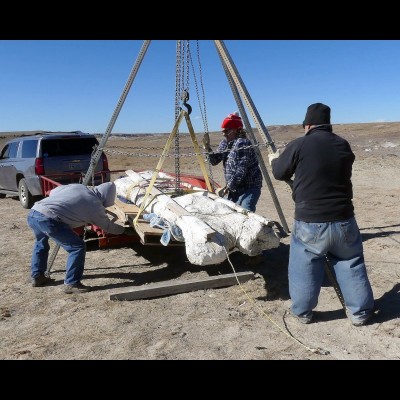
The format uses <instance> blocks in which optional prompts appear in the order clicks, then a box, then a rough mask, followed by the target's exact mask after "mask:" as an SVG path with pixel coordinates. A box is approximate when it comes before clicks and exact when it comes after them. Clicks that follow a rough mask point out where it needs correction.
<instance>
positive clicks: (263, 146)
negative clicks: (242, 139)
mask: <svg viewBox="0 0 400 400" xmlns="http://www.w3.org/2000/svg"><path fill="white" fill-rule="evenodd" d="M269 146H270V144H269V143H255V144H251V145H249V146H244V147H241V148H240V149H243V150H246V149H249V148H254V147H259V148H260V150H265V149H267V147H269ZM119 148H123V149H130V148H132V149H140V148H139V147H127V146H109V147H108V148H105V149H104V152H105V153H107V154H114V155H123V156H127V157H154V158H160V157H161V153H160V154H147V153H128V152H125V151H119V150H113V149H119ZM184 148H185V149H192V148H193V147H184ZM142 149H149V150H160V148H159V147H157V148H156V147H143V148H142ZM230 151H231V150H230V149H227V150H224V151H214V152H211V153H208V152H206V151H203V152H201V154H203V155H204V156H207V155H208V154H223V153H229V152H230ZM197 155H198V153H179V157H180V158H184V157H194V156H197ZM164 156H165V157H166V158H168V157H176V154H165V155H164Z"/></svg>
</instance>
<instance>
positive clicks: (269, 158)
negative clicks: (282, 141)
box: [268, 150, 280, 165]
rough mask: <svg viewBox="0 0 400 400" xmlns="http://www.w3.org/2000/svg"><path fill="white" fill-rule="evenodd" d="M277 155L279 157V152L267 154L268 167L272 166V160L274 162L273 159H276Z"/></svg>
mask: <svg viewBox="0 0 400 400" xmlns="http://www.w3.org/2000/svg"><path fill="white" fill-rule="evenodd" d="M279 155H280V153H279V150H277V151H276V152H275V153H271V154H268V161H269V165H272V160H275V158H278V157H279Z"/></svg>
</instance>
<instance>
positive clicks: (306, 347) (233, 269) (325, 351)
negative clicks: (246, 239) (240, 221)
mask: <svg viewBox="0 0 400 400" xmlns="http://www.w3.org/2000/svg"><path fill="white" fill-rule="evenodd" d="M225 252H226V255H227V259H228V262H229V264H230V266H231V268H232V271H233V273H234V274H235V278H236V281H237V283H238V285H239V287H240V289H241V290H242V292H243V293H244V294H245V296H246V297H247V298H248V299H249V301H250V303H251V304H253V305H255V306H256V307H257V308H258V309H259V310H260V312H261V314H262V315H263V316H264V317H266V318H267V319H268V320H269V321H270V322H271V323H272V324H273V325H275V327H277V328H278V329H279V330H280V331H281V332H282V333H284V334H285V335H286V336H288V337H289V338H291V339H293V340H294V341H295V342H296V343H297V344H300V345H301V346H303V347H304V348H305V349H306V350H308V351H311V352H312V353H316V354H319V355H327V354H329V351H327V350H323V349H321V348H320V347H318V348H312V347H309V346H307V345H306V344H304V343H303V342H301V341H300V340H299V339H297V338H296V337H295V336H294V335H293V334H292V333H291V332H290V330H289V328H288V327H287V325H286V322H285V320H284V319H283V321H284V323H285V328H286V331H285V330H284V329H282V328H281V327H280V326H279V325H278V324H277V323H276V322H275V321H274V320H273V319H272V318H271V317H270V316H269V315H268V314H267V313H266V312H265V311H264V310H263V309H262V308H261V306H260V305H259V304H257V303H256V302H255V301H254V299H252V298H251V297H250V296H249V294H248V293H247V292H246V290H245V289H244V288H243V286H242V285H241V283H240V282H239V279H238V277H237V274H236V270H235V268H234V266H233V264H232V262H231V260H230V258H229V254H228V252H227V251H226V249H225ZM285 314H286V313H285Z"/></svg>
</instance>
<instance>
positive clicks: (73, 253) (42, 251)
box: [27, 210, 86, 285]
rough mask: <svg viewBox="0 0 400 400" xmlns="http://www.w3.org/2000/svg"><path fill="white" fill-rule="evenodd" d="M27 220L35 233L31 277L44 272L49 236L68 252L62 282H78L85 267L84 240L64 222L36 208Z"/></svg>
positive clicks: (69, 283) (67, 283) (73, 283)
mask: <svg viewBox="0 0 400 400" xmlns="http://www.w3.org/2000/svg"><path fill="white" fill-rule="evenodd" d="M27 222H28V225H29V227H30V228H31V229H32V231H33V233H34V235H35V243H34V246H33V252H32V259H31V277H32V278H37V277H38V276H39V275H40V274H43V273H45V271H46V269H47V261H48V257H49V251H50V245H49V238H51V239H53V240H54V241H55V242H56V243H57V244H59V245H60V246H61V247H62V248H63V249H64V250H65V251H66V252H67V253H68V259H67V265H66V272H65V280H64V283H65V284H66V285H75V284H76V283H79V282H80V281H81V279H82V276H83V269H84V267H85V257H86V245H85V242H84V240H83V239H82V238H81V237H79V236H78V235H77V234H76V233H75V232H74V231H73V230H72V229H71V228H70V227H69V226H68V225H67V224H65V223H64V222H61V221H58V220H56V219H53V218H49V217H47V216H46V215H43V214H42V213H40V212H38V211H36V210H31V211H30V212H29V214H28V217H27Z"/></svg>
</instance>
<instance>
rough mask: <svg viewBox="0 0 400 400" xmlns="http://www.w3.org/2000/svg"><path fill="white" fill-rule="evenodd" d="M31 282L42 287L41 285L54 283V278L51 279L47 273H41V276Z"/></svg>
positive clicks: (34, 285)
mask: <svg viewBox="0 0 400 400" xmlns="http://www.w3.org/2000/svg"><path fill="white" fill-rule="evenodd" d="M31 282H32V286H33V287H41V286H46V285H48V284H49V283H53V282H54V279H51V278H50V277H49V276H46V275H45V274H40V275H39V276H36V277H35V278H32V280H31Z"/></svg>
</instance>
